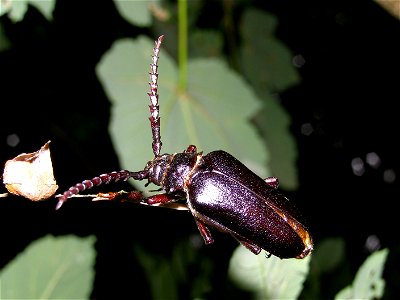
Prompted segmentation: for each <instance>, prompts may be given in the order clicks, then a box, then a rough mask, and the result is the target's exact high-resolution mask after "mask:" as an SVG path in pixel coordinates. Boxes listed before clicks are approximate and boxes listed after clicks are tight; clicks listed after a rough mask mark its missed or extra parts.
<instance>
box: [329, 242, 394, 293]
mask: <svg viewBox="0 0 400 300" xmlns="http://www.w3.org/2000/svg"><path fill="white" fill-rule="evenodd" d="M388 254H389V250H388V249H382V250H379V251H376V252H374V253H372V254H371V255H370V256H369V257H368V258H367V259H366V260H365V262H364V263H363V264H362V265H361V267H360V269H359V270H358V272H357V274H356V277H355V278H354V281H353V284H352V285H350V286H348V287H346V288H344V289H343V290H341V291H340V292H339V293H338V294H337V295H336V297H335V299H381V298H382V296H383V292H384V289H385V280H384V279H383V278H382V272H383V268H384V266H385V262H386V258H387V255H388Z"/></svg>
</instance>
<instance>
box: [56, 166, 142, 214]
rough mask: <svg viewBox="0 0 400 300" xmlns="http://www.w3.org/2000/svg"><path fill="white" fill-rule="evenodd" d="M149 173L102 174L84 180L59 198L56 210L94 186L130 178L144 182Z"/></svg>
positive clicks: (126, 171) (116, 172)
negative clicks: (71, 198)
mask: <svg viewBox="0 0 400 300" xmlns="http://www.w3.org/2000/svg"><path fill="white" fill-rule="evenodd" d="M148 176H149V174H148V171H146V170H143V171H139V172H131V171H128V170H121V171H114V172H111V173H106V174H101V175H100V176H96V177H94V178H92V179H90V180H84V181H82V183H77V184H75V185H74V186H71V187H70V188H69V189H68V190H67V191H65V192H64V193H63V194H62V195H61V197H59V198H58V203H57V206H56V209H59V208H60V207H61V206H62V205H63V204H64V202H65V201H67V199H68V198H70V197H72V196H74V195H77V194H79V193H80V192H82V191H84V190H87V189H91V188H92V187H94V186H99V185H101V184H109V183H110V182H118V181H127V180H128V179H129V178H133V179H135V180H143V179H146V178H148Z"/></svg>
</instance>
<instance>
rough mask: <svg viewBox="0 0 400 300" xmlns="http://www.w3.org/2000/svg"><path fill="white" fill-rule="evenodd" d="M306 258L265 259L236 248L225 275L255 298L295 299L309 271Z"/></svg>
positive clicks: (262, 253) (272, 257)
mask: <svg viewBox="0 0 400 300" xmlns="http://www.w3.org/2000/svg"><path fill="white" fill-rule="evenodd" d="M309 263H310V256H308V257H306V258H304V259H302V260H299V259H280V258H278V257H276V256H271V257H269V258H266V253H265V252H264V251H262V252H261V253H260V254H259V255H254V254H253V253H252V252H250V251H249V250H247V249H246V248H245V247H243V246H239V247H238V248H237V249H236V250H235V252H234V253H233V256H232V258H231V261H230V265H229V276H230V277H231V278H232V280H233V281H234V282H235V283H236V284H237V285H238V286H240V287H241V288H243V289H245V290H249V291H252V292H253V293H254V294H255V296H256V298H257V299H264V300H267V299H297V297H298V296H299V294H300V292H301V290H302V289H303V283H304V281H305V279H306V277H307V274H308V271H309Z"/></svg>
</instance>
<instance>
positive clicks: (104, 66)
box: [97, 37, 268, 176]
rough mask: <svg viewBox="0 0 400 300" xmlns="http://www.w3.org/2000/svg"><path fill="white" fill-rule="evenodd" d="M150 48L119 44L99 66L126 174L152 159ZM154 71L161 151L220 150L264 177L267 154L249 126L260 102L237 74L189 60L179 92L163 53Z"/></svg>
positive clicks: (212, 62)
mask: <svg viewBox="0 0 400 300" xmlns="http://www.w3.org/2000/svg"><path fill="white" fill-rule="evenodd" d="M166 38H168V37H166ZM153 47H154V42H153V41H150V40H149V39H147V38H144V37H143V38H139V39H137V40H136V41H132V40H128V39H125V40H120V41H117V42H116V43H115V44H114V45H113V47H112V49H111V50H110V51H109V52H108V53H107V54H106V55H105V56H104V57H103V59H102V61H101V62H100V64H99V65H98V68H97V72H98V75H99V77H100V79H101V81H102V82H103V85H104V86H105V88H106V91H107V93H108V94H109V96H110V98H111V99H112V101H113V107H112V118H111V127H110V131H111V135H112V139H113V142H114V146H115V147H116V149H117V152H118V154H119V157H120V160H121V163H122V166H123V167H124V168H127V169H129V170H141V169H143V167H144V166H145V164H146V162H147V161H149V160H151V159H152V158H153V153H152V150H151V142H152V138H151V130H150V125H149V120H148V117H149V108H148V103H149V100H148V97H147V92H148V90H149V87H148V81H149V78H148V72H149V64H150V62H151V55H152V49H153ZM158 73H159V80H158V84H159V89H158V92H159V95H160V100H159V101H160V111H161V112H160V113H161V138H162V142H163V148H162V152H163V153H174V152H182V151H183V150H185V149H186V148H187V146H188V145H189V144H194V145H196V146H197V147H198V150H199V151H204V152H205V153H208V152H210V151H212V150H217V149H223V150H225V151H227V152H230V153H231V154H232V155H234V156H236V157H237V158H238V159H239V160H241V161H242V162H244V163H245V164H247V165H248V167H249V168H250V169H252V170H253V171H255V172H256V173H258V174H259V175H260V176H267V175H268V173H267V172H266V170H265V168H264V167H265V165H266V159H267V155H266V150H265V148H264V146H263V144H262V143H261V141H260V140H259V138H258V136H257V134H256V131H255V129H254V128H253V127H252V125H251V124H250V122H249V119H250V118H251V117H252V116H253V115H254V114H255V113H256V112H257V110H258V109H259V107H260V104H259V102H258V100H257V98H256V97H255V95H254V94H253V92H252V90H251V89H250V88H249V86H248V85H247V84H246V83H245V82H244V81H243V80H242V79H241V78H240V77H239V76H238V75H237V74H235V73H234V72H232V71H231V70H230V69H229V68H228V67H227V66H226V64H225V63H224V62H222V61H221V60H218V59H196V60H191V61H189V64H188V74H189V78H188V91H187V92H182V91H179V89H178V70H177V68H176V65H175V63H174V62H173V61H172V59H171V58H169V56H168V54H167V52H166V51H165V50H164V49H161V52H160V60H159V68H158Z"/></svg>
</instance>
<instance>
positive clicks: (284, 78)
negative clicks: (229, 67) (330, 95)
mask: <svg viewBox="0 0 400 300" xmlns="http://www.w3.org/2000/svg"><path fill="white" fill-rule="evenodd" d="M277 24H278V20H277V18H276V17H275V16H273V15H271V14H269V13H266V12H263V11H261V10H257V9H247V10H246V11H245V12H244V14H243V19H242V23H241V27H240V28H241V37H242V46H241V48H240V57H241V68H242V70H243V74H244V76H245V77H246V78H247V79H248V80H249V82H250V83H251V85H252V86H253V87H254V90H255V92H256V93H257V95H258V96H259V97H260V98H261V99H262V101H263V109H262V111H261V112H260V113H259V114H257V117H256V119H255V122H256V124H257V127H258V128H259V129H260V132H261V134H262V135H263V136H264V140H265V141H266V144H267V145H268V149H269V151H270V155H271V161H270V167H271V170H272V173H273V175H274V176H277V177H278V178H279V181H280V183H281V186H282V187H284V188H285V189H291V190H294V189H296V188H297V187H298V179H297V168H296V161H297V148H296V142H295V140H294V138H293V136H292V135H291V133H290V131H289V126H290V125H291V124H290V122H291V119H290V116H289V115H288V113H287V112H286V111H285V110H284V108H283V107H282V106H281V104H280V103H279V99H278V97H277V92H278V93H279V92H283V91H284V90H286V89H287V88H289V87H292V86H294V85H296V84H298V83H299V82H300V77H299V75H298V73H297V71H296V69H295V68H294V67H293V64H292V56H293V55H292V54H291V53H290V51H289V50H288V49H287V47H286V46H285V45H284V44H283V43H282V42H280V41H279V40H278V39H277V38H276V37H275V36H274V33H275V29H276V27H277Z"/></svg>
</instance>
